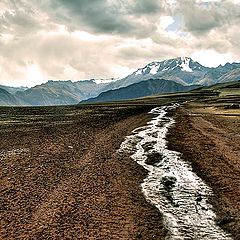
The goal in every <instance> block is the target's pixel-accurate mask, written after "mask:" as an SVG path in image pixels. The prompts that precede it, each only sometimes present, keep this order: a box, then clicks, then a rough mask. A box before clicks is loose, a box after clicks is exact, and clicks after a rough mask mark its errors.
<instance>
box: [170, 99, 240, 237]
mask: <svg viewBox="0 0 240 240" xmlns="http://www.w3.org/2000/svg"><path fill="white" fill-rule="evenodd" d="M239 100H240V99H239ZM174 117H175V121H176V124H175V126H174V127H173V128H172V129H171V130H170V133H169V136H168V140H169V147H170V148H171V149H174V150H176V151H179V152H181V153H182V157H183V158H184V159H185V160H186V161H188V162H190V164H191V165H192V167H193V170H194V172H196V173H197V174H198V176H200V177H201V178H202V179H203V180H204V181H205V182H206V183H207V184H208V185H209V186H210V187H211V188H212V189H213V193H214V196H213V197H212V198H211V199H210V202H211V204H212V205H213V206H214V209H215V211H216V213H217V222H218V224H219V226H221V227H222V228H223V229H225V230H226V231H228V232H230V233H231V234H232V236H233V237H234V239H240V110H239V109H238V110H234V109H232V110H231V109H226V108H225V107H224V105H221V104H218V105H216V104H215V103H214V102H213V103H212V102H211V101H209V102H205V103H197V104H196V103H192V104H188V105H186V106H184V107H181V108H179V109H178V110H177V111H176V112H175V113H174Z"/></svg>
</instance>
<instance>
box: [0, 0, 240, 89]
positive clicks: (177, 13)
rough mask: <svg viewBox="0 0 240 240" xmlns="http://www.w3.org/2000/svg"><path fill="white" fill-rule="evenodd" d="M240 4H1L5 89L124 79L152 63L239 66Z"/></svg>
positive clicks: (203, 0)
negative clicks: (179, 60) (177, 60)
mask: <svg viewBox="0 0 240 240" xmlns="http://www.w3.org/2000/svg"><path fill="white" fill-rule="evenodd" d="M239 26H240V0H0V84H5V85H11V86H20V85H21V86H34V85H36V84H40V83H42V82H45V81H47V80H48V79H53V80H58V79H59V80H60V79H61V80H63V79H72V80H80V79H90V78H111V77H124V76H125V75H127V74H129V73H131V72H132V71H134V70H136V69H137V68H139V67H143V66H144V65H146V64H147V63H149V62H151V61H160V60H164V59H168V58H174V57H179V56H190V57H192V58H193V59H194V60H197V61H199V62H200V63H202V64H203V65H206V66H217V65H219V64H224V63H226V62H227V61H229V62H232V61H237V62H238V61H239V60H240V33H239Z"/></svg>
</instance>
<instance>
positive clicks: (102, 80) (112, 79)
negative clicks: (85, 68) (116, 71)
mask: <svg viewBox="0 0 240 240" xmlns="http://www.w3.org/2000/svg"><path fill="white" fill-rule="evenodd" d="M119 79H120V78H107V79H91V80H92V81H93V82H95V83H96V84H101V83H111V82H115V81H117V80H119Z"/></svg>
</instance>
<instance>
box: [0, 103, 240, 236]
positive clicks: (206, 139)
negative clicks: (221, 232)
mask: <svg viewBox="0 0 240 240" xmlns="http://www.w3.org/2000/svg"><path fill="white" fill-rule="evenodd" d="M177 100H179V99H172V100H166V99H165V100H159V99H157V100H154V102H155V103H154V104H153V103H151V104H143V102H140V103H139V104H137V105H136V104H135V103H132V105H124V104H123V105H121V104H119V105H109V106H75V107H74V106H73V107H46V108H0V113H1V114H0V117H1V121H0V188H1V189H0V239H160V240H161V239H164V238H165V236H166V230H165V229H164V227H163V223H162V217H161V214H160V213H159V212H158V210H157V209H156V208H155V207H154V206H152V205H150V204H149V203H148V202H147V201H146V200H145V198H144V196H143V194H142V192H141V187H140V184H141V183H142V181H143V179H144V178H145V177H146V175H147V172H146V171H145V170H144V169H143V168H142V167H140V166H139V165H137V164H136V163H135V162H134V161H133V160H131V159H130V158H129V157H128V156H122V155H119V154H117V153H116V151H117V150H118V149H119V147H120V144H121V142H122V141H123V140H124V137H125V136H127V135H129V134H130V133H131V131H132V130H133V129H135V128H136V127H139V126H142V125H145V124H146V122H147V121H148V120H149V119H150V117H151V116H149V115H148V114H147V112H149V111H150V109H152V108H154V107H155V106H159V105H163V104H168V103H169V102H175V101H177ZM144 101H145V100H144ZM151 101H152V100H151ZM151 101H150V102H151ZM239 114H240V113H239V110H225V109H224V108H223V107H217V108H216V107H215V105H213V104H211V103H203V102H202V103H197V104H196V103H194V104H193V103H191V104H188V105H185V106H183V107H181V108H179V109H178V110H177V111H176V112H173V117H174V118H175V121H176V124H175V126H174V127H173V128H172V129H171V131H170V133H169V135H168V140H169V147H170V148H171V149H174V150H177V151H179V152H181V153H182V157H183V158H184V159H185V160H186V161H189V162H190V164H191V165H192V166H193V169H194V171H195V172H196V173H197V174H198V175H199V176H200V177H201V178H202V179H203V180H205V182H206V183H207V184H208V185H209V186H211V187H212V188H213V191H214V194H215V195H214V197H213V198H212V199H210V200H211V203H212V204H213V205H214V207H215V210H216V212H217V216H218V223H219V225H221V227H223V228H224V229H225V230H226V231H229V232H230V233H231V234H232V235H233V236H234V238H235V239H240V235H239V231H240V224H239V222H240V220H239V212H240V207H239V206H240V191H239V185H240V181H239V176H240V168H239V158H240V156H239V153H240V147H239V142H240V116H239Z"/></svg>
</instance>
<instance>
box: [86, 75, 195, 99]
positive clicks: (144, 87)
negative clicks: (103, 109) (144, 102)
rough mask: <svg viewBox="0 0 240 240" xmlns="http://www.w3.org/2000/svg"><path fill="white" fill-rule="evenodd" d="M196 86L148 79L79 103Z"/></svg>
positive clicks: (131, 97)
mask: <svg viewBox="0 0 240 240" xmlns="http://www.w3.org/2000/svg"><path fill="white" fill-rule="evenodd" d="M198 87H199V86H197V85H195V86H183V85H182V84H179V83H176V82H174V81H169V80H164V79H149V80H145V81H142V82H139V83H134V84H131V85H129V86H127V87H122V88H119V89H115V90H109V91H107V92H103V93H101V94H100V95H99V96H98V97H96V98H90V99H88V100H85V101H82V102H81V103H96V102H112V101H120V100H129V99H133V98H140V97H145V96H151V95H155V94H160V93H174V92H185V91H189V90H192V89H195V88H198Z"/></svg>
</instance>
